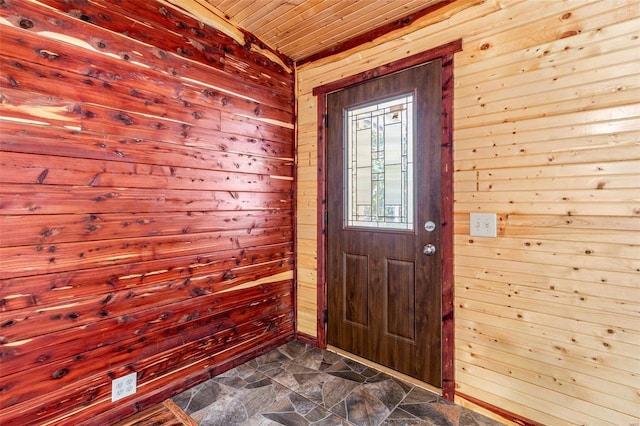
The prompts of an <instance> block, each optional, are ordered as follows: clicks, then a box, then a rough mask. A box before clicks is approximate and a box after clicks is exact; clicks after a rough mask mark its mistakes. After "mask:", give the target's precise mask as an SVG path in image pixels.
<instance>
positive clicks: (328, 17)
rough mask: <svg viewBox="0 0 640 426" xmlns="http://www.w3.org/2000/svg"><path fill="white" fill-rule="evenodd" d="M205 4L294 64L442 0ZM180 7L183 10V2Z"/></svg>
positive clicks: (222, 0) (217, 0)
mask: <svg viewBox="0 0 640 426" xmlns="http://www.w3.org/2000/svg"><path fill="white" fill-rule="evenodd" d="M203 1H205V0H196V2H197V3H202V2H203ZM206 1H207V2H208V3H209V5H210V7H213V8H215V9H217V11H218V12H220V14H221V15H222V16H225V17H226V18H227V19H229V20H230V21H231V22H232V23H234V24H235V25H237V26H238V27H240V28H242V29H244V30H247V31H249V32H250V33H252V34H254V35H255V36H256V37H258V38H259V39H260V40H261V41H263V42H264V43H266V44H267V45H268V46H270V47H272V48H274V49H276V50H278V51H279V52H280V53H282V54H284V55H286V56H288V57H289V58H291V59H292V60H294V61H300V60H301V59H304V58H308V57H309V56H311V55H314V54H317V53H318V52H321V51H324V50H326V49H328V48H331V47H334V46H337V45H339V44H340V43H343V42H345V41H347V40H349V39H351V38H353V37H356V36H359V35H362V34H366V33H368V32H370V31H371V30H373V29H375V28H379V27H382V26H385V25H388V24H390V23H392V22H394V21H397V20H399V19H402V18H405V17H408V16H410V15H411V14H414V13H416V12H419V11H421V10H424V9H427V8H429V7H431V6H434V5H436V4H438V3H443V2H445V1H446V0H206ZM180 3H181V6H182V7H185V8H187V9H188V8H189V7H188V4H189V2H180Z"/></svg>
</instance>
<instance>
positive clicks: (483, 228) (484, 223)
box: [469, 213, 498, 238]
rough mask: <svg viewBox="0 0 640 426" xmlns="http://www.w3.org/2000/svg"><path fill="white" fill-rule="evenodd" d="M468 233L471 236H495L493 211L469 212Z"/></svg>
mask: <svg viewBox="0 0 640 426" xmlns="http://www.w3.org/2000/svg"><path fill="white" fill-rule="evenodd" d="M469 235H471V236H472V237H494V238H495V237H497V236H498V235H497V226H496V214H495V213H470V215H469Z"/></svg>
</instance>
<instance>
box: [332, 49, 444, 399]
mask: <svg viewBox="0 0 640 426" xmlns="http://www.w3.org/2000/svg"><path fill="white" fill-rule="evenodd" d="M440 71H441V62H440V61H439V60H438V61H433V62H430V63H428V64H424V65H420V66H418V67H414V68H410V69H408V70H404V71H401V72H398V73H395V74H391V75H388V76H385V77H381V78H377V79H374V80H369V81H367V82H365V83H361V84H358V85H356V86H352V87H349V88H346V89H343V90H341V91H339V92H335V93H332V94H330V95H328V96H327V110H328V113H329V117H328V128H327V159H328V162H327V163H328V167H327V189H328V197H327V213H328V218H327V220H328V223H327V291H328V309H329V316H328V327H327V339H328V343H329V344H331V345H334V346H336V347H339V348H341V349H344V350H346V351H348V352H351V353H353V354H355V355H358V356H361V357H363V358H366V359H369V360H371V361H374V362H376V363H379V364H382V365H385V366H387V367H389V368H392V369H395V370H397V371H400V372H402V373H405V374H408V375H410V376H412V377H415V378H417V379H419V380H422V381H425V382H427V383H430V384H432V385H434V386H438V387H440V386H441V367H442V366H441V343H440V334H441V306H440V304H441V299H442V290H441V288H442V286H441V258H440V255H439V252H438V251H437V249H438V248H439V247H440V231H441V229H440V223H441V219H440V173H441V170H440V135H441V124H440V112H441V109H440V108H441V77H440ZM403 129H408V130H407V131H408V132H409V133H410V134H409V133H407V135H405V133H403V132H404V130H403ZM411 135H413V136H411ZM427 221H432V222H434V223H435V224H436V226H435V229H433V230H426V229H425V226H424V225H425V222H427ZM426 244H432V245H434V246H435V247H436V253H435V254H434V255H431V256H428V255H425V254H423V246H424V245H426Z"/></svg>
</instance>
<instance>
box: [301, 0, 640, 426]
mask: <svg viewBox="0 0 640 426" xmlns="http://www.w3.org/2000/svg"><path fill="white" fill-rule="evenodd" d="M441 14H444V17H446V18H447V19H444V20H443V19H442V17H443V15H440V17H429V16H427V17H424V18H423V19H421V20H419V21H418V22H416V23H415V24H413V25H412V26H411V27H410V28H408V29H406V30H403V31H401V32H397V33H394V34H390V35H387V36H384V37H383V38H382V39H380V40H377V41H375V42H373V43H369V44H367V45H366V46H361V47H360V48H356V49H353V50H351V51H348V52H344V53H341V54H338V55H335V56H333V57H329V58H325V59H322V60H319V61H316V62H312V63H308V64H305V65H303V66H300V67H299V68H298V70H297V97H298V146H297V176H298V181H297V206H298V207H297V211H298V215H297V222H296V225H297V241H296V243H297V250H298V258H297V259H298V263H297V272H298V275H297V276H298V325H297V327H298V331H300V332H302V333H306V334H309V335H312V336H314V335H316V318H317V312H316V309H317V305H316V288H317V287H316V285H317V264H316V259H317V257H316V255H317V240H316V231H317V223H316V214H317V196H316V194H317V155H318V153H317V122H316V121H317V118H316V117H317V111H316V106H317V99H316V98H315V97H314V96H312V94H311V91H312V89H313V88H314V87H316V86H319V85H322V84H326V83H329V82H332V81H336V80H338V79H340V78H342V77H345V76H349V75H353V74H355V73H359V72H362V71H365V70H367V69H370V68H373V67H375V66H379V65H382V64H384V63H387V62H390V61H392V60H397V59H401V58H402V57H405V56H408V55H410V54H413V53H416V52H419V51H423V50H427V49H430V48H433V47H436V46H438V45H441V44H444V43H447V42H450V41H452V40H455V39H458V38H462V40H463V51H462V52H460V53H458V54H456V56H455V65H454V66H455V71H454V75H455V92H454V120H455V127H454V156H455V163H454V165H455V172H454V192H455V204H454V212H455V321H456V330H455V331H456V339H455V347H456V352H455V353H456V356H455V365H456V370H455V373H456V390H457V392H458V393H459V394H460V395H466V396H468V397H471V399H477V400H479V401H482V402H483V403H487V404H491V405H493V406H496V407H500V408H501V409H503V410H507V411H509V412H512V413H514V414H517V415H520V416H523V417H525V418H528V419H531V420H534V421H537V422H540V423H544V424H550V425H551V424H553V425H565V424H566V425H568V424H588V425H596V424H616V425H629V424H634V423H637V422H638V421H639V420H640V408H639V407H640V394H639V392H638V385H639V384H640V315H639V312H640V285H639V283H640V278H639V277H640V274H639V271H640V260H639V258H640V249H639V243H640V223H639V222H640V200H639V197H640V191H639V189H640V173H639V171H640V148H639V146H638V141H639V137H640V102H639V100H640V42H639V36H640V4H639V3H638V2H637V1H614V0H599V1H588V0H573V1H563V2H561V1H555V0H548V1H546V0H538V1H532V0H526V1H522V0H512V1H484V2H482V1H480V2H478V1H475V2H455V3H453V4H451V5H449V6H447V8H445V9H444V10H443V11H441ZM470 212H495V213H497V214H498V219H499V225H498V226H499V229H498V237H497V238H476V237H473V238H472V237H469V219H468V218H469V213H470ZM458 400H459V401H460V402H462V403H465V400H464V399H462V398H458Z"/></svg>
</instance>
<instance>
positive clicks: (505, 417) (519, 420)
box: [456, 392, 544, 426]
mask: <svg viewBox="0 0 640 426" xmlns="http://www.w3.org/2000/svg"><path fill="white" fill-rule="evenodd" d="M458 398H460V399H463V400H464V401H467V402H469V403H470V404H471V405H473V406H476V407H479V408H481V409H483V410H486V411H487V412H489V413H493V414H495V417H494V416H489V417H493V418H494V420H500V421H507V422H508V423H507V424H512V425H520V426H544V425H543V424H542V423H538V422H535V421H533V420H530V419H527V418H526V417H523V416H520V415H518V414H515V413H512V412H510V411H507V410H505V409H503V408H500V407H496V406H495V405H492V404H489V403H487V402H484V401H482V400H480V399H478V398H475V397H473V396H470V395H466V394H464V393H461V392H456V403H458V404H459V405H462V406H465V404H462V403H460V402H458ZM467 408H469V409H471V410H473V407H467ZM474 411H475V410H474ZM481 414H485V413H481Z"/></svg>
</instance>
